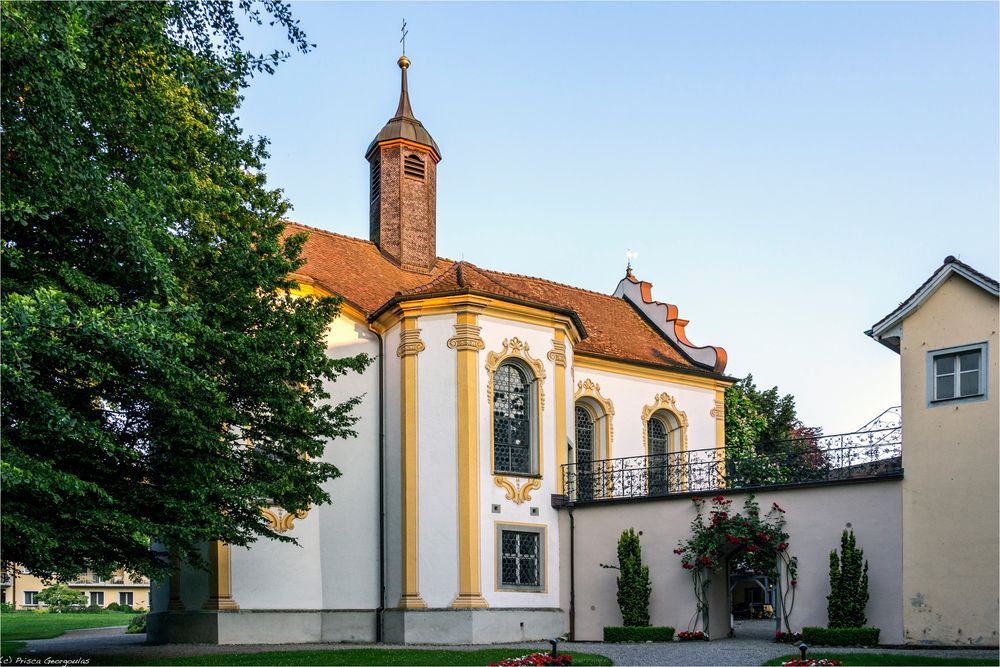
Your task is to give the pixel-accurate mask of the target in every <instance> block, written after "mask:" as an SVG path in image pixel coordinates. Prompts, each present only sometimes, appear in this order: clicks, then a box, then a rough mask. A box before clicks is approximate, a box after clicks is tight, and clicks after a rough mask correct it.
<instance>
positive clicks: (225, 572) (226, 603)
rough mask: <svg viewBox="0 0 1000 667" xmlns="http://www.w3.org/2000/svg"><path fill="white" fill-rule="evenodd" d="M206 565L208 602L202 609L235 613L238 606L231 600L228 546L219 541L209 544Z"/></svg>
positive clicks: (231, 586) (231, 588)
mask: <svg viewBox="0 0 1000 667" xmlns="http://www.w3.org/2000/svg"><path fill="white" fill-rule="evenodd" d="M208 565H209V576H208V600H206V601H205V604H204V605H202V609H214V610H217V611H236V610H237V609H239V608H240V606H239V605H238V604H236V600H234V599H233V585H232V571H231V568H230V553H229V545H228V544H226V543H225V542H222V541H220V540H213V541H211V542H209V543H208Z"/></svg>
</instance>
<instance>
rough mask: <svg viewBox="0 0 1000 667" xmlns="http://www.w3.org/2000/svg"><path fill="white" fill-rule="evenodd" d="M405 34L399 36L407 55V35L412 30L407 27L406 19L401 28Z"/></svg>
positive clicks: (404, 53)
mask: <svg viewBox="0 0 1000 667" xmlns="http://www.w3.org/2000/svg"><path fill="white" fill-rule="evenodd" d="M399 31H400V32H401V33H403V36H402V37H400V38H399V41H400V43H401V44H402V45H403V55H404V56H405V55H406V35H407V34H408V33H409V32H410V31H409V30H407V29H406V19H403V27H402V28H400V29H399Z"/></svg>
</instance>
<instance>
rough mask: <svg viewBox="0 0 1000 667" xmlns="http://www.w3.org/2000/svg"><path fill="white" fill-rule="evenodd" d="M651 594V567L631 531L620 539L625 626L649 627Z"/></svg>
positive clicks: (621, 604) (620, 602)
mask: <svg viewBox="0 0 1000 667" xmlns="http://www.w3.org/2000/svg"><path fill="white" fill-rule="evenodd" d="M651 590H652V586H651V585H650V583H649V567H648V566H646V565H643V564H642V547H641V546H640V544H639V536H638V535H637V534H636V532H635V530H634V529H632V528H629V529H628V530H626V531H623V532H622V535H621V537H620V538H619V539H618V607H619V609H621V612H622V624H623V625H625V626H626V627H648V626H649V594H650V591H651ZM672 632H673V631H671V633H672Z"/></svg>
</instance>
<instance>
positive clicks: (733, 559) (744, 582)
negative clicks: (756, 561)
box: [726, 551, 781, 641]
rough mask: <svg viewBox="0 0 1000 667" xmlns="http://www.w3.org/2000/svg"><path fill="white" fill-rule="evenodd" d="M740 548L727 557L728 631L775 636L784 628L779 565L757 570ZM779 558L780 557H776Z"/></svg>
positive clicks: (744, 635) (751, 636)
mask: <svg viewBox="0 0 1000 667" xmlns="http://www.w3.org/2000/svg"><path fill="white" fill-rule="evenodd" d="M744 553H745V552H742V551H741V552H737V553H735V554H732V555H731V556H730V557H729V558H728V559H727V561H728V562H727V567H726V569H727V571H728V573H729V580H728V582H727V583H728V584H729V611H730V617H729V623H730V625H729V627H730V630H729V634H730V636H732V637H739V638H740V639H766V640H768V641H771V640H773V639H774V635H775V633H776V632H780V631H781V619H780V618H777V614H776V613H775V609H776V607H777V604H776V603H777V597H778V595H777V593H778V589H777V586H776V585H775V584H776V581H777V578H778V577H777V568H775V569H773V570H770V571H763V570H759V569H758V570H754V569H753V568H752V567H750V566H749V564H748V563H747V560H746V559H745V558H742V557H741V556H743V555H744ZM776 562H777V561H776Z"/></svg>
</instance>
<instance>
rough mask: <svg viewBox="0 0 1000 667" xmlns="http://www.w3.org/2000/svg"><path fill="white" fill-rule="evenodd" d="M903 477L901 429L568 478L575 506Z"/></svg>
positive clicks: (618, 464)
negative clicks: (771, 487)
mask: <svg viewBox="0 0 1000 667" xmlns="http://www.w3.org/2000/svg"><path fill="white" fill-rule="evenodd" d="M902 470H903V468H902V439H901V429H900V427H899V426H898V425H896V426H891V427H889V428H868V429H867V430H864V431H858V432H856V433H842V434H838V435H828V436H820V437H814V438H798V439H793V440H784V441H780V442H770V443H763V444H758V445H756V446H754V447H752V448H751V447H747V448H734V447H727V448H708V449H695V450H688V451H686V452H671V453H667V454H654V455H651V456H629V457H624V458H617V459H604V460H595V461H587V462H585V463H580V464H577V463H569V464H566V465H564V466H563V470H562V473H563V482H564V485H565V486H564V488H565V489H566V494H567V496H568V497H569V500H571V501H572V502H576V503H589V502H595V501H600V500H609V499H615V498H639V497H650V496H666V495H670V494H676V493H699V492H710V491H719V490H722V489H745V488H758V487H767V486H794V485H797V484H809V483H815V482H832V481H846V480H857V479H866V478H878V477H888V476H898V475H900V474H901V473H902Z"/></svg>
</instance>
